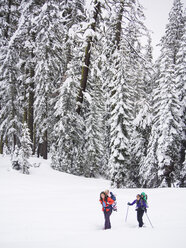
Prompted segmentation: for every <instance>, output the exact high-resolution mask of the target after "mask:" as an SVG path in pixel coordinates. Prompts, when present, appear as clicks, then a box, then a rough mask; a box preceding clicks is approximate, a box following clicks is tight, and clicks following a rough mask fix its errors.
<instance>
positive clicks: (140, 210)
mask: <svg viewBox="0 0 186 248" xmlns="http://www.w3.org/2000/svg"><path fill="white" fill-rule="evenodd" d="M135 203H136V211H137V220H138V223H139V227H142V226H143V225H144V223H143V214H144V212H147V205H146V202H145V200H144V199H143V198H142V197H141V196H140V195H139V194H138V195H137V196H136V200H134V201H133V202H132V203H130V202H128V205H129V206H132V205H134V204H135Z"/></svg>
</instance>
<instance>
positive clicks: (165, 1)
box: [138, 0, 186, 59]
mask: <svg viewBox="0 0 186 248" xmlns="http://www.w3.org/2000/svg"><path fill="white" fill-rule="evenodd" d="M138 1H139V2H140V3H141V4H142V5H143V7H144V8H145V10H144V14H145V16H146V22H145V23H146V26H147V28H148V29H150V30H152V31H153V33H152V34H151V37H152V45H153V49H154V51H153V56H154V58H155V59H156V58H157V57H158V56H159V47H157V46H156V45H157V44H158V43H159V42H160V39H161V37H162V36H163V35H164V34H165V26H166V24H167V23H168V15H169V12H170V10H171V8H172V6H173V0H138ZM181 2H182V3H183V6H184V8H185V7H186V0H181Z"/></svg>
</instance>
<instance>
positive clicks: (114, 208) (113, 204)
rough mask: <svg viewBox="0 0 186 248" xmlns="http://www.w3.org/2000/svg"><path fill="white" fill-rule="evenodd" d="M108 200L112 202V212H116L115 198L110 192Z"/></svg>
mask: <svg viewBox="0 0 186 248" xmlns="http://www.w3.org/2000/svg"><path fill="white" fill-rule="evenodd" d="M110 198H111V199H112V200H113V201H114V203H112V210H113V211H117V202H116V196H115V195H114V194H113V193H112V192H110Z"/></svg>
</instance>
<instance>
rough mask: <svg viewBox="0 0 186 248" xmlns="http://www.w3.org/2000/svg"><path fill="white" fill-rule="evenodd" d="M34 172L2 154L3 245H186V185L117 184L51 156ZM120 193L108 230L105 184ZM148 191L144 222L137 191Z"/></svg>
mask: <svg viewBox="0 0 186 248" xmlns="http://www.w3.org/2000/svg"><path fill="white" fill-rule="evenodd" d="M30 161H31V162H32V163H34V162H36V163H39V162H40V163H41V166H40V167H39V168H31V169H30V172H31V175H22V174H21V173H19V172H17V171H15V170H12V169H11V166H10V158H9V157H8V156H7V157H2V155H0V248H93V247H94V248H95V247H97V248H101V247H106V248H110V247H117V248H123V247H126V248H136V247H138V248H141V247H143V248H144V247H149V248H157V247H158V248H175V247H179V248H184V247H185V237H184V235H185V233H186V221H185V220H186V197H185V196H186V189H185V188H182V189H181V188H180V189H179V188H171V189H170V188H169V189H168V188H163V189H111V188H110V186H109V185H110V183H109V181H106V180H103V179H89V178H84V177H77V176H73V175H69V174H66V173H62V172H58V171H55V170H53V169H51V168H50V165H49V163H50V160H47V161H44V160H42V159H37V158H34V157H33V158H31V159H30ZM105 189H110V190H111V191H113V192H114V193H115V194H116V197H117V205H118V212H113V214H112V215H111V224H112V229H111V230H103V224H104V218H103V213H102V211H101V204H100V203H99V194H100V192H101V191H102V190H105ZM142 191H145V192H146V193H147V195H148V203H149V209H148V216H149V218H150V220H151V222H152V224H153V226H154V228H152V227H151V225H150V223H149V221H148V219H147V217H146V215H144V217H143V219H144V222H145V227H144V228H138V225H137V220H136V211H135V206H131V207H129V211H128V218H127V222H125V217H126V212H127V202H131V201H133V200H134V199H135V197H136V194H138V193H141V192H142Z"/></svg>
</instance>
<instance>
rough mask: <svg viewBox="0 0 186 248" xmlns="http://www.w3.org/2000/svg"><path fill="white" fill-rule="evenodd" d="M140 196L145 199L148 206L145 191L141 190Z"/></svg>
mask: <svg viewBox="0 0 186 248" xmlns="http://www.w3.org/2000/svg"><path fill="white" fill-rule="evenodd" d="M141 196H142V199H143V200H144V201H145V203H146V205H147V206H148V203H147V199H148V196H147V194H145V192H142V193H141Z"/></svg>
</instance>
